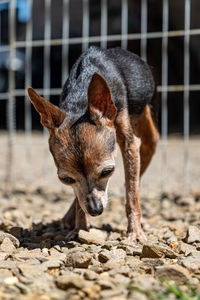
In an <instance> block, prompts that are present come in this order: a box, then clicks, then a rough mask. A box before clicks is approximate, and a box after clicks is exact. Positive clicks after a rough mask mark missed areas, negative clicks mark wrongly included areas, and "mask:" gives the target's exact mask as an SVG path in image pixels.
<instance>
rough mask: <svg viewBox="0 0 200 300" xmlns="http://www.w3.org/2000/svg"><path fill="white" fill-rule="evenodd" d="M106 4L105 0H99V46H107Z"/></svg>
mask: <svg viewBox="0 0 200 300" xmlns="http://www.w3.org/2000/svg"><path fill="white" fill-rule="evenodd" d="M107 31H108V6H107V0H101V48H107Z"/></svg>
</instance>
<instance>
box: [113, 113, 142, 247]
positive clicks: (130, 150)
mask: <svg viewBox="0 0 200 300" xmlns="http://www.w3.org/2000/svg"><path fill="white" fill-rule="evenodd" d="M116 128H117V141H118V143H119V146H120V149H121V152H122V157H123V162H124V170H125V180H126V215H127V218H128V228H127V233H128V238H130V239H131V240H133V241H140V242H145V241H146V237H145V234H144V232H143V230H142V227H141V210H140V204H139V199H138V196H139V181H140V141H139V139H138V138H137V136H136V135H135V134H134V132H133V128H132V126H131V123H130V118H129V114H128V112H127V110H124V111H122V112H121V113H119V115H118V117H117V119H116Z"/></svg>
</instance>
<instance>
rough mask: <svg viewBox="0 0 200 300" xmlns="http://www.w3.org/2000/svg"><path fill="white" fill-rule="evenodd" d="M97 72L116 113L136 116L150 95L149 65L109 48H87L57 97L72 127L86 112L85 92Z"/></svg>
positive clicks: (121, 51) (151, 91) (129, 54)
mask: <svg viewBox="0 0 200 300" xmlns="http://www.w3.org/2000/svg"><path fill="white" fill-rule="evenodd" d="M95 72H97V73H99V74H100V75H101V76H102V77H103V78H104V79H105V80H106V81H107V83H108V85H109V87H110V89H111V94H112V98H113V101H114V103H115V105H116V107H117V110H118V113H119V112H120V111H121V110H123V109H124V108H128V111H129V114H131V115H140V114H141V113H142V112H143V110H144V107H145V105H146V104H148V103H150V101H151V98H152V96H153V94H154V89H155V85H154V80H153V76H152V73H151V70H150V68H149V66H148V65H147V64H146V63H145V62H144V61H143V60H142V59H141V58H140V57H139V56H137V55H135V54H133V53H131V52H129V51H126V50H123V49H121V48H113V49H107V50H103V49H100V48H97V47H90V48H89V49H88V50H87V51H86V52H84V53H83V54H82V55H81V56H80V57H79V59H78V60H77V61H76V63H75V64H74V66H73V67H72V70H71V72H70V75H69V78H68V79H67V81H66V83H65V85H64V87H63V91H62V94H61V101H60V107H61V108H62V109H63V110H64V111H66V113H67V114H66V122H67V123H69V124H70V125H73V124H74V123H75V122H77V120H79V119H80V118H81V117H82V116H83V115H84V114H85V113H87V109H88V98H87V91H88V86H89V83H90V80H91V78H92V75H93V74H94V73H95Z"/></svg>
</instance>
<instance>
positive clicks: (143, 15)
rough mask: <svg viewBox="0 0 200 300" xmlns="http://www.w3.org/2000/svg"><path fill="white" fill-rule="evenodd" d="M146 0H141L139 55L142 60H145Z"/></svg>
mask: <svg viewBox="0 0 200 300" xmlns="http://www.w3.org/2000/svg"><path fill="white" fill-rule="evenodd" d="M147 9H148V7H147V0H142V2H141V34H142V38H141V44H140V47H141V51H140V53H141V57H142V59H143V60H145V61H146V60H147V20H148V19H147V18H148V15H147Z"/></svg>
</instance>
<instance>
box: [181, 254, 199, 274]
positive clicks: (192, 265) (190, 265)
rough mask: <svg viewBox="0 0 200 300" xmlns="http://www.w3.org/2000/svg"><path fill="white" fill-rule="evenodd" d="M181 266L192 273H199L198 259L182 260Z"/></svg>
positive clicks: (188, 258)
mask: <svg viewBox="0 0 200 300" xmlns="http://www.w3.org/2000/svg"><path fill="white" fill-rule="evenodd" d="M182 264H183V266H184V267H186V268H187V269H188V270H190V271H192V272H194V273H199V271H200V258H197V257H190V256H189V257H186V258H185V259H183V261H182Z"/></svg>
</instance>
